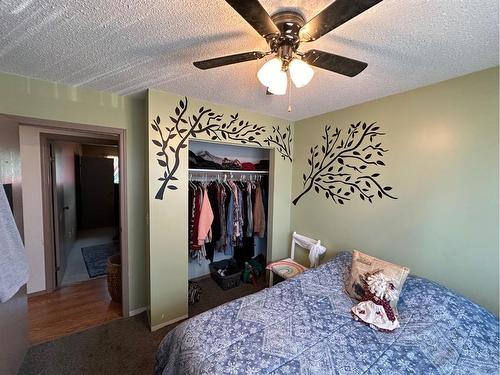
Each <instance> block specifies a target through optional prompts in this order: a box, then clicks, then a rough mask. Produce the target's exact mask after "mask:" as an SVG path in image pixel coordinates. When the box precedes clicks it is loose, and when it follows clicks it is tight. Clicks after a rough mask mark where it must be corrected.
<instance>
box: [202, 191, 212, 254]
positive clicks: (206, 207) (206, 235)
mask: <svg viewBox="0 0 500 375" xmlns="http://www.w3.org/2000/svg"><path fill="white" fill-rule="evenodd" d="M213 220H214V214H213V211H212V206H211V205H210V200H209V199H208V192H207V188H206V187H204V188H203V202H202V204H201V211H200V218H199V223H198V245H200V246H201V245H203V244H204V243H205V240H208V241H207V242H210V241H211V240H212V222H213Z"/></svg>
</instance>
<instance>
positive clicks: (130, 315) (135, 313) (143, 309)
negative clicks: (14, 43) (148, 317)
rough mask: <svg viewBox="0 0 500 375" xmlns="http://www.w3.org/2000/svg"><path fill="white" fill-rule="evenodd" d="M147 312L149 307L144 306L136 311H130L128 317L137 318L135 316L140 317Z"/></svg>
mask: <svg viewBox="0 0 500 375" xmlns="http://www.w3.org/2000/svg"><path fill="white" fill-rule="evenodd" d="M146 310H147V307H146V306H143V307H139V308H138V309H134V310H130V311H129V312H128V316H129V317H132V316H135V315H139V314H141V313H143V312H144V311H146Z"/></svg>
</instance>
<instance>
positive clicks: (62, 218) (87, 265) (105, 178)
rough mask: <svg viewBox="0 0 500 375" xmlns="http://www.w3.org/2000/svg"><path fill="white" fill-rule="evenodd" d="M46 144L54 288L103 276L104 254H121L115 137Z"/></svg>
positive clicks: (105, 257) (117, 159) (117, 149)
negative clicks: (48, 163)
mask: <svg viewBox="0 0 500 375" xmlns="http://www.w3.org/2000/svg"><path fill="white" fill-rule="evenodd" d="M90 141H92V143H90ZM47 142H48V148H49V152H50V168H49V170H50V180H51V183H50V187H51V196H52V218H53V227H54V231H53V232H54V241H53V242H54V245H55V246H54V272H55V288H60V287H64V286H68V285H71V284H74V283H76V282H83V281H88V280H90V279H94V278H99V277H106V274H107V262H108V258H110V257H112V256H119V254H120V236H119V224H120V222H119V217H120V209H119V207H120V186H119V185H120V181H119V146H118V144H117V142H114V141H107V142H106V141H101V142H102V143H98V142H97V141H96V140H54V139H47ZM115 258H116V257H115Z"/></svg>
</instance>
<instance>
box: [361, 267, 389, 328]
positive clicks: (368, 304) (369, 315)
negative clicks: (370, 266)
mask: <svg viewBox="0 0 500 375" xmlns="http://www.w3.org/2000/svg"><path fill="white" fill-rule="evenodd" d="M363 289H364V295H363V300H362V302H360V303H358V304H357V305H356V306H354V307H353V308H352V316H353V318H354V320H356V321H361V322H363V323H365V324H367V325H368V326H370V327H371V328H373V329H376V330H379V331H383V332H391V331H394V330H395V329H396V328H398V327H399V322H398V318H397V317H396V314H395V311H394V310H393V308H392V306H391V302H392V301H394V300H396V299H397V298H398V297H399V291H398V290H397V289H396V287H395V285H394V280H393V279H391V278H389V277H387V276H386V275H384V273H383V272H381V271H376V272H373V273H367V274H365V275H364V276H363Z"/></svg>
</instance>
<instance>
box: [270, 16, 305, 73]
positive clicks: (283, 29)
mask: <svg viewBox="0 0 500 375" xmlns="http://www.w3.org/2000/svg"><path fill="white" fill-rule="evenodd" d="M271 19H272V20H273V22H274V24H275V25H276V26H277V27H278V29H279V31H280V35H278V36H276V35H274V36H273V37H272V38H270V39H268V43H269V47H270V48H271V51H273V52H274V53H276V54H277V55H278V56H279V57H280V58H281V59H282V60H283V62H284V63H285V64H288V62H290V61H291V60H292V58H293V55H294V53H295V52H296V51H297V49H298V48H299V45H300V37H299V31H300V28H301V27H302V26H304V24H305V23H306V20H305V18H304V17H303V16H302V14H300V13H298V12H295V11H291V10H286V11H282V12H278V13H275V14H273V15H272V16H271Z"/></svg>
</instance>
